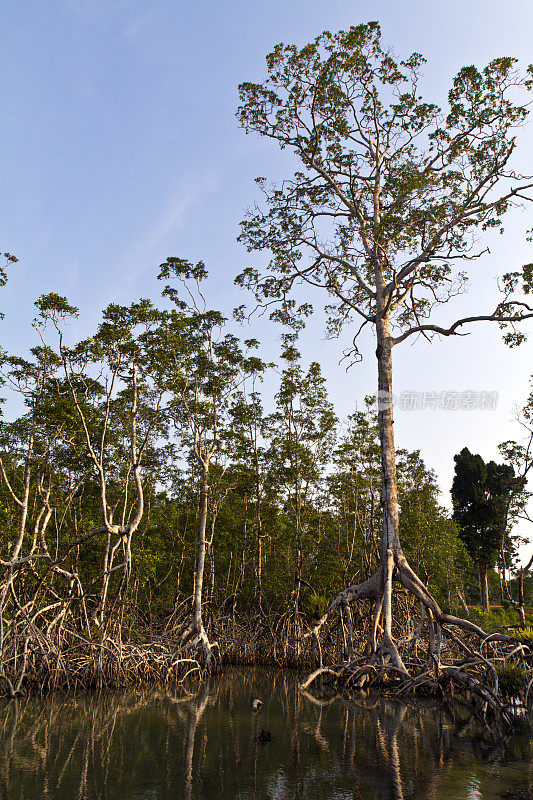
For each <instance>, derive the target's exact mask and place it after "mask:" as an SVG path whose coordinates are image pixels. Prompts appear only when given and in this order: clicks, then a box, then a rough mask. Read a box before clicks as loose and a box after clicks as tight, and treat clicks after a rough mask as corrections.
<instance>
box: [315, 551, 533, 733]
mask: <svg viewBox="0 0 533 800" xmlns="http://www.w3.org/2000/svg"><path fill="white" fill-rule="evenodd" d="M393 577H394V578H395V579H396V580H398V581H399V582H400V583H401V584H402V585H403V586H404V587H405V589H407V591H408V592H409V593H410V594H411V595H412V596H414V598H415V599H416V600H417V601H418V603H419V607H420V620H419V623H418V625H417V627H416V628H415V630H414V631H413V632H412V633H409V634H408V635H406V636H404V637H403V638H400V639H394V638H393V635H392V611H391V599H392V581H393ZM362 599H371V600H372V601H373V602H374V612H373V618H372V624H371V629H370V634H369V637H368V641H367V646H366V651H365V654H364V655H363V656H362V657H360V658H357V657H355V656H356V654H355V653H354V650H353V647H352V646H351V645H352V642H351V641H350V642H349V645H350V646H349V647H346V648H345V654H346V655H347V656H348V658H347V660H346V663H342V664H334V665H325V664H324V663H323V660H322V651H321V649H320V631H321V629H322V628H323V626H325V625H326V623H328V622H331V621H332V620H333V619H334V618H335V616H337V615H338V616H339V617H340V619H341V620H343V619H346V618H349V619H351V616H350V617H348V615H347V609H349V606H350V603H353V602H354V601H358V600H362ZM423 628H426V629H427V638H426V637H424V640H423V639H422V632H423ZM350 632H351V630H350ZM308 636H310V637H312V638H313V640H314V641H315V642H316V643H317V648H318V651H319V655H320V666H319V668H318V669H316V670H315V671H314V672H312V673H311V674H310V675H309V677H308V678H307V679H306V680H305V681H304V682H303V683H302V684H301V686H300V689H301V690H302V691H307V690H308V689H309V688H310V687H311V686H316V685H319V684H321V685H329V686H334V687H335V689H336V690H339V689H342V688H346V689H355V690H359V691H366V690H369V689H372V688H378V687H379V689H380V690H381V691H383V692H384V693H386V694H395V695H406V694H412V693H415V692H421V693H425V694H432V695H436V696H439V697H441V698H444V697H446V695H447V694H452V695H453V693H454V690H456V691H457V692H458V694H459V695H462V696H466V697H467V699H468V700H469V703H470V704H471V705H476V704H477V705H478V706H480V707H481V708H482V709H483V715H484V716H486V715H487V713H491V714H492V715H493V716H495V717H498V718H499V719H501V720H503V721H504V722H506V723H510V721H511V717H512V716H513V713H515V711H516V703H517V702H519V703H521V705H522V708H527V705H528V700H529V699H530V696H531V694H533V677H532V676H533V663H532V662H533V652H531V649H529V650H528V649H527V648H526V647H525V646H524V645H523V644H520V643H519V642H517V640H516V639H514V638H513V637H512V636H509V635H506V634H501V633H489V634H487V633H486V632H485V631H484V630H483V629H482V628H480V627H479V626H477V625H475V624H474V623H472V622H470V620H466V619H462V618H460V617H454V616H452V615H450V614H447V613H444V612H443V611H442V610H441V608H440V607H439V605H438V603H437V602H436V601H435V599H434V598H433V597H432V595H431V594H430V592H429V590H428V589H427V588H426V587H425V586H424V584H423V583H422V581H420V579H419V578H418V576H417V575H416V574H415V573H414V572H413V570H412V569H411V567H410V566H409V564H408V563H407V561H406V559H405V557H404V556H403V554H402V553H399V554H396V556H395V554H394V553H393V551H392V550H388V551H387V553H386V556H385V557H384V558H383V561H382V564H381V565H380V567H379V568H378V570H377V571H376V573H375V574H374V575H373V576H372V577H371V578H369V579H368V580H367V581H365V582H364V583H362V584H359V585H356V586H350V587H349V588H347V589H345V590H344V591H343V592H341V593H339V595H337V597H336V598H335V600H334V601H333V602H332V603H331V605H330V607H329V609H328V611H327V613H326V614H325V615H324V616H323V617H322V618H321V619H320V620H319V621H318V622H317V623H316V625H315V626H314V627H313V628H312V629H311V630H309V631H308V632H307V633H306V634H304V636H303V637H302V638H305V637H308ZM418 648H419V649H420V650H421V651H422V655H423V656H424V658H421V657H419V656H418V652H417V650H418ZM404 659H406V661H405V663H404ZM506 668H510V670H511V672H513V671H514V672H516V674H517V675H518V682H517V688H516V691H514V690H512V691H510V690H509V686H504V687H503V688H502V687H500V686H499V679H498V676H499V674H500V672H501V670H502V669H504V670H505V669H506ZM520 676H521V677H520ZM515 677H516V676H515ZM522 678H523V680H522ZM521 684H523V685H521ZM526 687H527V688H526Z"/></svg>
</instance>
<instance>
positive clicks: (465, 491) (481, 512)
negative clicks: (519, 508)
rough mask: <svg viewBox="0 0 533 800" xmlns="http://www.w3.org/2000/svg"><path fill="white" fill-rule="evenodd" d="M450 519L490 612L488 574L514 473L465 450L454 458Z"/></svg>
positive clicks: (502, 532)
mask: <svg viewBox="0 0 533 800" xmlns="http://www.w3.org/2000/svg"><path fill="white" fill-rule="evenodd" d="M454 461H455V476H454V479H453V484H452V502H453V517H454V520H455V521H456V522H457V524H458V526H459V535H460V537H461V539H462V540H463V542H464V543H465V545H466V547H467V549H468V552H469V554H470V557H471V558H472V560H473V562H474V564H477V567H478V572H479V592H480V597H481V604H482V607H483V611H484V612H485V613H487V612H488V610H489V585H488V573H489V570H491V569H493V568H494V567H495V565H496V562H497V559H498V555H499V553H500V548H501V542H502V538H503V537H504V535H505V531H506V528H507V521H508V510H509V504H510V502H511V498H512V493H513V489H514V486H515V473H514V469H513V468H512V466H510V465H508V464H497V463H496V462H495V461H489V462H487V463H485V461H484V460H483V458H482V457H481V456H480V455H479V454H473V453H471V452H470V451H469V450H468V448H467V447H464V448H463V449H462V450H461V452H460V453H459V454H458V455H456V456H455V457H454Z"/></svg>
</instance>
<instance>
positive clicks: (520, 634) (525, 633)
mask: <svg viewBox="0 0 533 800" xmlns="http://www.w3.org/2000/svg"><path fill="white" fill-rule="evenodd" d="M513 636H514V637H515V638H516V639H518V640H519V641H520V642H523V643H524V644H527V645H528V646H529V647H532V648H533V627H532V626H531V625H528V626H527V627H525V628H523V629H518V630H517V631H514V632H513Z"/></svg>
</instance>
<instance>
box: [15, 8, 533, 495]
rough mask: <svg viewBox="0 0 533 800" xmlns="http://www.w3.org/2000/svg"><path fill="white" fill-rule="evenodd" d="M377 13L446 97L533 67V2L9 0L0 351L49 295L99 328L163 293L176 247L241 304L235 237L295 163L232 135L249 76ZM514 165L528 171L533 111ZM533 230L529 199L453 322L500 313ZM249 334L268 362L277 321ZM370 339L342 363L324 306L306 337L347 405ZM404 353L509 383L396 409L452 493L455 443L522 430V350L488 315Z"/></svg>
mask: <svg viewBox="0 0 533 800" xmlns="http://www.w3.org/2000/svg"><path fill="white" fill-rule="evenodd" d="M370 19H377V20H379V21H380V23H381V25H382V30H383V36H384V40H385V41H386V42H387V43H389V44H390V45H391V46H392V47H393V49H394V50H395V52H396V53H397V54H398V55H400V56H405V55H407V54H409V53H410V52H412V51H413V50H417V51H420V52H422V53H423V54H424V55H425V56H426V58H427V59H428V64H427V65H426V69H425V79H424V82H423V87H422V88H423V91H424V93H425V94H427V96H428V97H429V98H430V99H436V100H437V101H444V99H445V96H446V92H447V89H448V87H449V84H450V81H451V79H452V78H453V75H454V74H455V72H456V71H457V70H458V69H459V68H460V67H461V66H463V65H465V64H471V63H474V64H477V65H479V66H483V65H484V64H485V63H486V62H487V61H489V60H490V59H491V58H494V57H495V56H499V55H513V56H516V57H517V58H519V59H520V61H521V62H522V64H523V65H525V64H526V63H527V62H528V59H529V60H533V51H532V48H531V30H532V28H533V5H532V4H531V2H530V0H508V1H507V2H506V3H501V2H495V1H494V0H470V2H468V3H466V4H465V3H463V2H458V0H448V2H447V1H446V0H442V1H441V2H433V1H432V0H426V2H420V0H404V2H400V1H399V0H395V1H393V0H381V1H380V0H375V1H374V2H367V0H364V2H355V1H354V0H352V1H351V2H349V1H348V0H329V2H327V3H324V2H323V0H322V1H321V2H318V1H317V0H305V1H304V0H283V2H281V0H270V1H269V2H263V0H248V1H247V2H244V0H234V1H233V2H229V1H226V0H219V1H218V2H213V1H212V0H210V1H207V0H199V1H198V2H196V3H192V2H187V3H185V2H181V1H180V0H174V1H173V2H171V0H152V2H146V0H145V2H140V1H139V0H47V1H46V2H42V0H39V1H38V2H30V1H29V0H28V1H27V2H25V1H24V0H22V1H21V0H18V2H15V0H5V2H4V3H3V6H2V16H1V26H2V32H3V44H2V47H1V48H0V59H1V61H2V65H1V73H0V74H1V76H2V83H3V89H2V97H3V102H2V107H3V117H4V118H3V126H2V140H3V146H2V149H1V154H0V158H1V174H2V193H1V199H0V203H1V205H2V208H1V213H0V248H1V249H2V250H8V251H10V252H12V253H14V254H15V255H17V256H18V258H19V259H20V262H19V264H18V265H17V267H16V269H13V271H12V274H11V277H10V281H9V284H8V286H7V287H6V289H4V290H3V294H2V298H1V301H0V307H1V308H3V310H5V312H6V318H5V320H4V322H3V323H2V327H1V336H2V343H3V345H4V346H5V347H7V348H8V349H9V350H11V351H23V350H24V349H25V348H27V347H28V346H30V345H31V344H32V331H31V328H30V324H29V323H30V321H31V318H32V316H33V306H32V304H33V301H34V300H35V298H36V297H37V296H38V295H39V294H41V293H42V292H48V291H57V292H59V293H61V294H66V295H67V296H68V297H69V299H70V300H71V302H73V303H74V304H76V305H78V306H79V307H80V310H81V316H80V321H79V323H77V324H76V326H75V329H73V331H72V333H73V335H85V334H87V333H89V332H90V331H91V330H92V328H93V326H94V325H95V324H96V322H97V320H98V314H99V311H100V310H101V308H103V307H104V306H105V305H106V304H107V303H108V302H110V301H117V302H129V301H130V300H132V299H135V298H137V297H139V296H151V297H154V298H156V297H157V296H158V292H159V287H158V286H157V282H156V281H155V275H156V271H157V265H158V264H159V263H160V262H161V261H163V260H164V259H165V258H166V257H167V256H169V255H177V256H183V257H187V258H190V259H191V260H197V259H203V260H205V262H206V264H207V266H208V269H209V271H210V273H211V280H210V290H209V293H210V297H211V299H212V302H213V304H214V305H217V306H218V307H220V308H222V310H224V311H226V312H229V311H230V310H231V308H232V307H233V306H235V305H237V304H239V303H241V302H243V301H244V300H245V299H246V298H243V296H242V295H239V294H238V293H237V291H236V290H235V289H234V287H233V284H232V281H233V277H234V276H235V274H237V272H239V271H240V270H241V269H242V268H243V267H244V266H246V265H248V264H250V263H251V261H250V258H249V256H248V255H247V254H246V252H245V251H244V250H243V248H242V247H241V246H240V245H239V244H238V243H237V242H236V236H237V234H238V223H239V220H240V219H242V217H243V214H244V212H245V209H246V207H247V206H248V205H249V204H251V202H252V201H253V199H254V198H255V197H257V194H256V188H255V185H254V183H253V178H254V177H255V176H256V175H265V176H269V177H275V176H281V175H283V174H286V172H287V170H288V169H289V168H290V159H289V157H288V155H286V154H284V155H282V154H280V153H279V152H277V151H276V150H275V148H274V147H273V146H272V145H271V144H268V143H264V142H261V141H259V140H257V139H255V138H252V137H246V136H244V134H243V133H242V132H241V131H240V130H239V129H238V127H237V125H236V121H235V116H234V114H235V109H236V106H237V85H238V83H239V82H241V81H244V80H260V79H261V78H262V77H263V76H264V57H265V55H266V53H268V52H270V50H271V49H272V47H273V45H274V44H275V43H277V42H279V41H285V42H296V43H298V44H304V43H305V42H307V41H309V40H310V39H312V38H313V37H314V36H316V35H317V34H318V33H319V32H320V31H322V30H324V29H329V30H337V29H339V28H346V27H348V26H350V25H352V24H358V23H360V22H366V21H368V20H370ZM518 163H519V165H520V167H521V168H522V170H523V171H524V172H529V173H533V120H532V122H531V124H530V126H529V128H528V129H526V130H524V131H523V132H522V133H521V136H520V149H519V159H518ZM531 226H532V223H531V212H530V211H529V210H528V209H525V210H523V211H517V212H516V213H515V214H514V216H513V218H512V219H511V220H510V222H509V225H508V230H507V234H506V236H505V237H498V236H495V237H493V239H492V241H491V242H490V244H491V250H492V252H491V255H490V256H488V257H487V258H486V259H484V261H483V262H482V263H480V264H479V265H477V266H476V274H475V276H474V277H473V281H472V290H471V292H470V294H469V295H468V296H467V297H466V298H461V299H460V301H459V303H458V306H457V315H462V314H463V312H465V311H466V312H467V313H470V312H471V311H474V312H481V313H483V312H484V311H486V309H487V308H491V307H492V306H493V305H494V302H495V298H496V285H495V276H496V275H498V274H501V273H502V272H504V271H506V270H508V269H509V268H516V267H519V266H520V265H521V264H523V263H525V262H528V261H533V257H532V254H531V245H530V244H529V245H528V244H527V243H526V241H525V236H524V232H525V230H526V228H528V227H531ZM254 263H256V262H254ZM452 315H453V316H452ZM455 316H456V313H455V312H454V311H452V310H451V309H450V310H449V312H448V311H447V312H445V313H444V314H443V319H444V320H451V319H453V318H455ZM256 327H257V330H256V331H254V333H257V334H259V336H260V337H261V338H263V340H264V342H265V347H266V348H267V350H268V351H269V355H270V357H275V355H276V353H277V351H278V343H277V341H276V331H273V330H272V329H271V328H268V327H267V326H266V325H264V324H262V323H256ZM245 335H249V332H248V331H247V332H246V333H245ZM363 350H364V351H365V355H366V356H367V357H366V359H365V362H364V363H363V364H362V365H360V366H357V367H355V368H353V369H352V370H351V371H350V372H349V373H348V374H346V372H345V370H344V367H343V366H338V357H339V352H340V345H339V343H338V342H325V341H324V340H323V335H322V319H321V315H320V313H318V312H317V314H316V315H315V317H314V318H313V320H312V321H311V323H310V325H309V328H308V330H307V331H306V333H305V334H304V337H303V340H302V351H303V354H304V357H305V358H307V359H311V358H316V359H318V360H320V361H322V362H323V364H324V369H325V372H326V374H327V377H328V381H329V388H330V392H331V396H332V399H333V400H334V402H335V404H336V406H337V408H338V410H339V412H340V413H341V414H342V415H344V414H347V413H349V412H350V411H351V410H353V408H354V407H355V405H356V403H357V402H361V400H362V398H363V397H364V395H365V394H367V393H369V392H372V391H373V390H374V384H375V365H374V363H373V358H372V351H373V346H372V342H371V341H370V340H366V341H365V342H363ZM395 355H396V379H395V380H396V384H395V385H396V389H397V391H398V392H401V391H405V390H421V391H423V390H426V391H441V390H453V389H459V390H464V389H473V390H478V391H479V390H493V391H498V392H499V402H498V408H497V410H496V411H484V412H482V411H469V412H466V411H464V412H459V411H455V412H451V411H449V412H438V411H423V412H422V411H419V412H413V411H411V412H409V411H398V412H397V414H396V437H397V442H398V445H399V446H405V447H410V448H415V447H418V448H420V449H421V450H422V452H423V454H424V456H425V458H426V461H427V463H428V464H429V465H431V466H433V467H434V468H435V469H436V470H437V473H438V475H439V480H440V482H441V485H442V487H443V489H445V490H447V489H448V488H449V485H450V482H451V477H452V474H453V455H454V453H456V452H458V450H460V449H461V448H462V447H463V446H465V445H467V446H468V447H470V449H472V450H474V451H478V452H481V453H482V455H484V457H486V458H488V457H494V456H495V455H496V454H497V450H496V447H497V444H498V442H500V441H502V440H504V439H506V438H509V437H512V436H514V435H517V427H516V425H515V424H514V423H513V405H514V404H515V403H517V402H521V401H522V400H524V399H525V397H526V395H527V392H528V381H529V376H530V374H531V372H533V360H532V359H531V345H530V344H529V345H526V346H525V347H524V348H522V349H520V350H516V351H509V350H508V349H506V348H505V347H504V346H503V344H502V343H501V341H500V338H499V335H498V332H497V331H495V330H490V329H489V328H488V327H486V326H485V327H479V328H478V329H477V330H475V331H474V332H473V333H472V334H471V335H470V336H469V337H466V338H465V339H460V340H459V341H450V340H447V341H443V342H441V343H435V344H434V345H432V346H431V347H430V346H429V345H428V344H427V343H425V342H418V343H416V344H414V345H412V346H411V345H409V344H407V345H404V346H403V347H402V348H401V352H400V348H398V352H397V353H396V352H395ZM444 499H446V498H445V497H444Z"/></svg>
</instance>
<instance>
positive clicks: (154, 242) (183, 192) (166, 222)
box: [116, 173, 218, 292]
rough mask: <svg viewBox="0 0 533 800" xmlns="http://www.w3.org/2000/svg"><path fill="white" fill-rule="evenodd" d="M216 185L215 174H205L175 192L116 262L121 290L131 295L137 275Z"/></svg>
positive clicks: (159, 254) (158, 255) (157, 254)
mask: <svg viewBox="0 0 533 800" xmlns="http://www.w3.org/2000/svg"><path fill="white" fill-rule="evenodd" d="M217 186H218V179H217V176H216V175H215V173H208V174H206V175H204V176H203V177H200V178H197V179H195V180H194V182H192V181H191V182H188V183H186V184H183V185H182V186H181V187H180V188H179V189H177V190H176V192H175V193H174V194H173V195H172V196H171V197H170V198H169V199H168V200H167V201H166V203H165V204H164V206H163V207H162V208H161V209H160V211H159V213H158V214H157V216H156V217H155V219H154V220H153V221H152V223H151V224H150V225H149V226H148V227H147V229H146V230H145V231H144V232H143V233H142V234H141V235H140V236H139V238H138V239H137V241H136V242H134V244H133V245H132V247H131V248H128V250H127V252H126V253H125V254H124V255H123V256H122V257H121V258H120V259H119V262H118V264H117V268H116V274H117V281H119V282H120V286H121V290H123V291H128V292H130V291H131V287H132V284H134V283H135V281H136V280H137V279H138V278H139V276H140V275H142V273H143V272H145V271H146V270H147V269H150V268H153V261H154V258H156V259H157V258H161V257H162V256H161V252H162V251H163V250H164V248H163V245H164V244H165V242H166V241H168V240H170V238H171V237H172V236H173V235H174V234H175V233H176V232H177V231H179V230H180V229H182V228H183V226H184V225H185V224H186V222H187V218H188V215H189V214H190V212H191V210H192V209H193V207H194V206H195V205H197V204H198V203H199V202H200V201H201V200H202V199H203V198H205V197H206V196H208V195H209V194H212V193H213V192H214V191H216V189H217Z"/></svg>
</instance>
